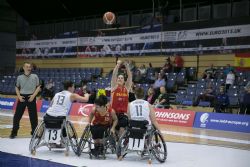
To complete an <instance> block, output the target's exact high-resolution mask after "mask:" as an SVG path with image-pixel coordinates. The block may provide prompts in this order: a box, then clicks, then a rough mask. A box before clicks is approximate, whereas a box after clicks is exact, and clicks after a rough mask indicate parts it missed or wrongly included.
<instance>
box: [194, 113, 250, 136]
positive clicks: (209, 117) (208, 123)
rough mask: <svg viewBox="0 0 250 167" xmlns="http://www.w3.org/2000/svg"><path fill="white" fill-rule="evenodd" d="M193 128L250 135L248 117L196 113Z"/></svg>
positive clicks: (249, 117) (249, 119) (249, 118)
mask: <svg viewBox="0 0 250 167" xmlns="http://www.w3.org/2000/svg"><path fill="white" fill-rule="evenodd" d="M194 127H195V128H204V129H214V130H225V131H235V132H244V133H250V116H249V115H236V114H224V113H205V112H196V115H195V121H194Z"/></svg>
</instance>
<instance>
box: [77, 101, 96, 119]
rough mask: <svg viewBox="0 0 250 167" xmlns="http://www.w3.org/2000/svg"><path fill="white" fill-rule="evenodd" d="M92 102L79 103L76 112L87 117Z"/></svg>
mask: <svg viewBox="0 0 250 167" xmlns="http://www.w3.org/2000/svg"><path fill="white" fill-rule="evenodd" d="M92 108H93V104H84V105H80V107H79V109H78V114H82V115H83V116H84V117H88V116H89V114H90V112H91V111H92Z"/></svg>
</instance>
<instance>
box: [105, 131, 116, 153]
mask: <svg viewBox="0 0 250 167" xmlns="http://www.w3.org/2000/svg"><path fill="white" fill-rule="evenodd" d="M104 136H105V141H104V143H105V144H104V151H105V154H107V153H111V154H114V153H115V152H116V142H115V138H114V136H113V134H110V131H109V130H108V131H106V132H105V135H104Z"/></svg>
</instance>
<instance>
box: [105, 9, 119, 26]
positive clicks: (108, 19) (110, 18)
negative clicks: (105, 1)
mask: <svg viewBox="0 0 250 167" xmlns="http://www.w3.org/2000/svg"><path fill="white" fill-rule="evenodd" d="M115 19H116V18H115V14H114V13H113V12H106V13H104V15H103V21H104V23H105V24H108V25H111V24H113V23H114V22H115Z"/></svg>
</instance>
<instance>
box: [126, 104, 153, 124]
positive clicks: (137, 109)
mask: <svg viewBox="0 0 250 167" xmlns="http://www.w3.org/2000/svg"><path fill="white" fill-rule="evenodd" d="M129 112H130V117H131V119H132V120H147V121H148V122H149V125H151V121H150V117H149V115H150V108H149V103H148V102H147V101H146V100H142V99H137V100H134V101H133V102H131V103H130V104H129Z"/></svg>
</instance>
